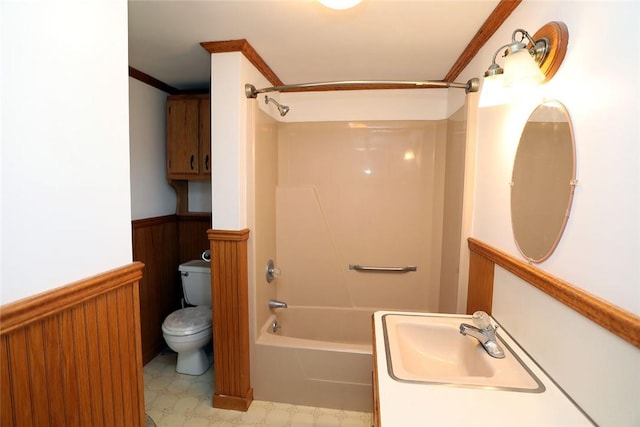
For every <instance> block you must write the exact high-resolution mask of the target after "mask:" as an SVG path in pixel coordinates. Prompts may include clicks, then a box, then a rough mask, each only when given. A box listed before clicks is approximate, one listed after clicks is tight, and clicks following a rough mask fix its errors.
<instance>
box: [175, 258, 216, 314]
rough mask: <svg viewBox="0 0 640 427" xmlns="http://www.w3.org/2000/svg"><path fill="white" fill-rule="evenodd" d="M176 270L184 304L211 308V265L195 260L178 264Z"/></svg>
mask: <svg viewBox="0 0 640 427" xmlns="http://www.w3.org/2000/svg"><path fill="white" fill-rule="evenodd" d="M178 270H180V277H181V279H182V291H183V292H184V300H185V302H186V303H187V304H189V305H208V306H211V264H209V263H208V262H206V261H203V260H200V259H195V260H192V261H187V262H185V263H183V264H180V267H179V268H178Z"/></svg>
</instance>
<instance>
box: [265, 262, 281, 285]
mask: <svg viewBox="0 0 640 427" xmlns="http://www.w3.org/2000/svg"><path fill="white" fill-rule="evenodd" d="M280 273H281V271H280V269H279V268H278V267H276V266H275V264H274V263H273V260H272V259H270V260H269V261H267V268H266V270H265V277H266V278H267V283H271V282H272V281H273V280H274V279H275V278H277V277H278V276H280Z"/></svg>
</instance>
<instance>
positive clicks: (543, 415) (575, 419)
mask: <svg viewBox="0 0 640 427" xmlns="http://www.w3.org/2000/svg"><path fill="white" fill-rule="evenodd" d="M385 314H399V315H416V314H418V315H429V316H447V317H460V316H461V315H456V314H452V315H446V314H432V313H416V312H400V311H378V312H376V313H375V314H374V325H375V337H376V340H375V343H374V345H375V352H376V367H375V368H376V371H377V379H378V399H379V402H380V414H379V415H380V425H381V426H383V427H412V426H415V427H424V426H427V425H432V426H438V427H445V426H465V427H474V426H485V425H486V426H491V427H500V426H504V427H513V426H536V427H538V426H563V427H564V426H572V427H578V426H593V425H594V424H593V423H592V421H591V420H590V419H589V418H588V417H587V416H585V414H584V413H583V412H582V411H581V410H580V409H579V408H578V407H577V406H576V405H575V404H574V403H573V402H572V401H571V400H570V399H569V398H568V397H567V396H566V395H565V394H564V393H563V392H562V391H561V390H560V389H559V388H558V386H556V385H555V384H554V383H553V381H551V379H550V378H549V377H548V375H546V374H545V373H544V371H542V370H541V369H540V368H539V367H538V365H537V364H536V363H535V362H533V361H532V360H531V358H530V357H529V356H528V355H527V354H526V353H525V352H524V351H523V350H522V349H521V348H520V347H519V346H518V344H517V343H516V342H514V340H513V339H511V337H510V336H509V335H508V333H504V331H503V333H500V332H501V330H500V329H499V330H498V335H500V337H501V338H502V339H503V340H504V341H505V342H506V343H507V344H508V345H509V346H510V347H511V348H512V350H513V352H514V353H516V354H517V355H518V356H519V357H520V358H521V359H522V361H523V362H524V363H525V364H526V365H527V366H528V367H529V369H531V371H532V372H533V373H534V374H535V375H536V376H537V377H538V379H539V380H540V381H541V382H542V383H543V384H544V386H545V388H546V390H545V391H544V392H542V393H527V392H520V391H508V390H487V389H483V388H470V387H463V386H450V385H446V384H428V383H407V382H399V381H396V380H394V379H393V378H391V376H390V375H389V372H388V371H387V354H386V351H385V343H384V332H383V326H382V324H383V320H382V316H384V315H385ZM507 332H508V331H507ZM469 339H473V338H471V337H469ZM374 386H375V385H374Z"/></svg>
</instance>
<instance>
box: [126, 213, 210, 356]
mask: <svg viewBox="0 0 640 427" xmlns="http://www.w3.org/2000/svg"><path fill="white" fill-rule="evenodd" d="M210 224H211V214H208V213H205V214H187V215H165V216H160V217H154V218H145V219H139V220H134V221H132V222H131V227H132V230H133V232H132V235H133V259H134V260H136V261H141V262H143V263H144V264H145V272H144V276H143V278H142V280H141V281H140V317H141V321H142V359H143V363H145V364H146V363H148V362H149V361H151V359H153V358H154V357H155V356H156V355H158V353H160V352H161V351H162V350H163V349H164V348H165V346H166V344H165V342H164V338H163V336H162V322H164V319H165V318H166V317H167V316H168V315H169V314H170V313H171V312H172V311H174V310H177V309H178V308H180V301H181V299H182V287H181V285H180V272H179V271H178V266H179V265H180V264H181V263H183V262H186V261H189V260H191V259H200V256H201V254H202V251H204V250H205V249H207V248H209V240H208V238H207V230H208V229H209V227H210V226H211V225H210Z"/></svg>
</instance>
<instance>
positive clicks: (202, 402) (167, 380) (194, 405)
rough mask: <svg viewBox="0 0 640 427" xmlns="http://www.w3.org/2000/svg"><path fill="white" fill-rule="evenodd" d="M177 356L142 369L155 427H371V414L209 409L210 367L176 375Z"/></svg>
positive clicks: (279, 407)
mask: <svg viewBox="0 0 640 427" xmlns="http://www.w3.org/2000/svg"><path fill="white" fill-rule="evenodd" d="M175 364H176V355H175V353H163V354H160V355H158V356H157V357H156V358H155V359H153V360H152V361H151V362H149V363H148V364H147V365H146V366H145V367H144V394H145V396H144V397H145V405H146V410H147V414H148V415H149V416H150V417H151V418H152V419H153V421H154V422H155V424H156V425H157V426H158V427H165V426H166V427H182V426H188V427H201V426H220V427H222V426H224V427H227V426H229V427H231V426H234V427H273V426H291V427H334V426H335V427H370V426H371V414H369V413H364V412H353V411H341V410H335V409H324V408H314V407H310V406H298V405H290V404H284V403H275V402H264V401H257V400H256V401H253V403H252V404H251V407H250V408H249V410H248V411H247V412H238V411H227V410H224V409H214V408H212V407H211V397H212V396H213V373H212V372H211V368H210V369H209V370H208V371H207V372H205V373H204V374H203V375H200V376H197V377H194V376H191V375H182V374H178V373H177V372H176V371H175Z"/></svg>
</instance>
